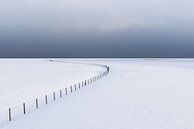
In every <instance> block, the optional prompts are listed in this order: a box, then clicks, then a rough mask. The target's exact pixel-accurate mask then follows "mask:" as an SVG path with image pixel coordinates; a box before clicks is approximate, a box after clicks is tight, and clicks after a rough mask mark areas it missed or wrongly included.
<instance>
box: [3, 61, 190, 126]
mask: <svg viewBox="0 0 194 129" xmlns="http://www.w3.org/2000/svg"><path fill="white" fill-rule="evenodd" d="M64 61H67V62H72V63H71V64H70V63H69V64H68V63H66V64H65V63H59V62H58V63H55V62H48V60H44V61H41V60H40V61H38V62H39V63H37V62H35V61H34V60H28V61H27V62H26V61H25V63H27V64H26V65H23V66H21V65H20V64H21V63H23V62H21V61H17V60H15V61H12V62H10V61H7V60H3V61H1V62H0V66H1V67H0V69H1V73H0V74H1V80H0V82H1V83H2V84H3V85H2V84H1V86H0V87H1V92H0V93H1V96H3V97H1V98H0V104H1V105H4V104H5V105H6V102H9V101H8V100H10V99H11V100H10V102H12V101H14V100H16V98H17V97H16V96H22V95H20V94H23V95H24V96H26V94H27V95H31V96H33V95H34V94H35V95H36V94H37V95H38V94H39V92H40V94H41V93H42V92H49V91H50V90H49V89H52V90H53V88H55V86H58V87H57V89H58V88H60V87H62V86H64V85H65V84H68V83H70V82H64V80H70V81H75V80H79V79H83V78H84V77H86V78H87V77H88V76H92V75H93V74H98V73H99V71H101V69H99V67H96V66H92V65H81V64H74V63H73V62H75V63H88V64H90V63H97V64H104V65H108V66H110V73H109V75H108V76H106V77H105V78H103V79H101V80H99V81H97V82H95V83H93V84H92V86H88V87H84V88H82V89H81V90H79V91H76V93H74V94H71V95H68V96H66V97H64V98H63V99H59V100H57V101H55V102H54V103H51V104H49V105H47V106H43V107H41V108H40V109H39V110H36V111H33V112H31V113H28V114H26V116H23V117H19V118H17V119H15V120H14V121H12V122H10V123H7V124H6V125H4V126H2V127H1V128H2V129H193V128H194V59H76V60H75V59H64ZM25 63H24V64H25ZM74 65H77V66H78V65H79V67H76V66H75V67H73V66H74ZM16 67H17V68H16ZM80 69H81V70H80ZM83 71H84V72H83ZM91 71H92V72H91ZM67 73H69V74H71V77H69V76H67ZM69 74H68V75H69ZM91 74H92V75H91ZM17 78H19V79H17ZM34 80H36V81H35V82H34ZM24 84H28V85H24ZM36 84H37V85H36ZM10 85H11V86H10ZM15 86H17V87H15ZM47 87H49V88H48V89H47ZM9 90H11V91H9ZM28 90H30V91H28ZM24 91H25V92H27V91H28V93H25V92H24ZM31 91H32V92H31ZM35 91H36V92H35ZM6 95H8V96H10V97H6ZM21 99H23V97H21ZM27 99H28V98H27ZM1 107H4V106H1Z"/></svg>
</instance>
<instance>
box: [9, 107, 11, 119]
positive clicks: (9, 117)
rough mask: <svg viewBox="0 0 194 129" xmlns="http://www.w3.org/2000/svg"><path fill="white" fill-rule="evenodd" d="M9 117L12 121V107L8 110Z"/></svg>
mask: <svg viewBox="0 0 194 129" xmlns="http://www.w3.org/2000/svg"><path fill="white" fill-rule="evenodd" d="M8 117H9V121H11V108H9V110H8Z"/></svg>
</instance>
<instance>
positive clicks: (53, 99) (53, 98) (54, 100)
mask: <svg viewBox="0 0 194 129" xmlns="http://www.w3.org/2000/svg"><path fill="white" fill-rule="evenodd" d="M53 100H54V101H55V92H53Z"/></svg>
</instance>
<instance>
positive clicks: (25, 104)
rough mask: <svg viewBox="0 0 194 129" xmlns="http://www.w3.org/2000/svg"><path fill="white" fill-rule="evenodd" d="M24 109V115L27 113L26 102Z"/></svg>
mask: <svg viewBox="0 0 194 129" xmlns="http://www.w3.org/2000/svg"><path fill="white" fill-rule="evenodd" d="M23 110H24V115H25V114H26V104H25V103H23Z"/></svg>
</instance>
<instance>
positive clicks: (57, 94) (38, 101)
mask: <svg viewBox="0 0 194 129" xmlns="http://www.w3.org/2000/svg"><path fill="white" fill-rule="evenodd" d="M94 65H98V66H101V67H104V68H105V71H103V72H102V73H100V74H99V75H96V76H93V77H91V78H88V79H86V80H83V81H80V82H78V83H77V84H74V85H70V86H69V87H66V88H64V89H59V90H58V91H53V93H50V94H45V95H43V97H42V98H35V100H34V104H29V103H27V102H23V103H22V106H21V107H22V111H21V109H20V113H18V114H20V115H21V114H23V115H25V114H26V113H28V112H30V111H32V110H33V109H38V108H39V107H40V106H41V105H45V104H48V103H49V102H51V101H55V100H56V99H59V98H63V97H64V96H67V95H68V94H71V93H74V92H76V91H78V90H80V89H81V88H82V87H85V86H88V85H89V84H91V83H93V82H95V81H97V80H99V79H101V78H103V77H104V76H106V75H107V74H108V73H109V71H110V68H109V67H108V66H106V65H100V64H94ZM28 107H29V109H28ZM31 107H34V108H33V109H32V108H31ZM16 112H17V111H16ZM13 114H14V109H13V108H8V116H7V118H8V121H12V120H13V117H14V116H18V114H17V113H16V114H17V115H16V114H14V115H13Z"/></svg>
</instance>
